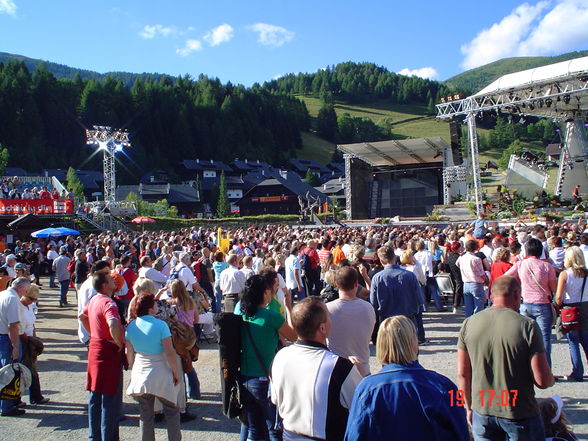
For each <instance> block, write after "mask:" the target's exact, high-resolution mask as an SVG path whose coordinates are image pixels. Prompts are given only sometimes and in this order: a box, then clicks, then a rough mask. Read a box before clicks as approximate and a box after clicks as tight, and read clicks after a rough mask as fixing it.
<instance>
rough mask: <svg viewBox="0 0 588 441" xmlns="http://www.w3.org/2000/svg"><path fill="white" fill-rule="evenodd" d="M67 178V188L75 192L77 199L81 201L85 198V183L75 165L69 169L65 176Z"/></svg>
mask: <svg viewBox="0 0 588 441" xmlns="http://www.w3.org/2000/svg"><path fill="white" fill-rule="evenodd" d="M65 179H66V180H67V189H68V190H69V191H71V192H72V193H73V194H74V197H75V199H76V200H77V201H81V200H83V199H84V185H83V184H82V182H81V181H80V178H78V175H76V171H75V169H74V168H73V167H70V168H68V169H67V175H66V177H65Z"/></svg>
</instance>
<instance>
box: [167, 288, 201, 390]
mask: <svg viewBox="0 0 588 441" xmlns="http://www.w3.org/2000/svg"><path fill="white" fill-rule="evenodd" d="M169 287H170V291H171V299H169V300H168V302H169V303H170V304H171V305H173V306H175V309H176V320H177V321H178V322H182V323H185V324H186V325H188V326H190V327H191V328H192V327H194V324H195V323H196V324H198V320H199V314H198V309H197V308H196V303H195V302H194V300H193V299H192V298H191V297H190V296H189V295H188V291H187V290H186V285H184V282H182V281H181V280H178V279H176V280H174V281H172V283H171V284H170V286H169ZM186 377H187V379H188V396H189V397H190V398H192V399H193V400H199V399H200V380H198V375H197V374H196V370H195V369H194V367H192V369H190V371H189V372H186Z"/></svg>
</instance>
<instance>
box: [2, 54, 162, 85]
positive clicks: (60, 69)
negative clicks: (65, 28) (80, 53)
mask: <svg viewBox="0 0 588 441" xmlns="http://www.w3.org/2000/svg"><path fill="white" fill-rule="evenodd" d="M9 61H22V62H23V63H24V65H25V66H26V67H27V69H28V70H29V72H34V71H35V69H36V68H37V66H39V65H40V64H44V65H45V68H46V69H47V70H48V71H49V72H51V73H52V74H53V75H55V77H56V78H69V79H70V80H73V79H74V78H75V77H76V76H77V75H79V76H80V77H81V78H82V79H84V80H91V79H103V78H105V77H107V76H111V77H114V78H117V79H119V80H121V81H122V82H123V84H124V85H125V86H127V87H131V86H132V85H133V83H134V82H135V80H136V79H137V78H142V79H144V80H145V79H147V78H152V79H155V80H159V79H160V78H162V77H163V76H165V75H162V74H157V73H142V74H137V73H131V72H107V73H104V74H101V73H98V72H94V71H93V70H86V69H78V68H76V67H70V66H66V65H65V64H59V63H52V62H50V61H43V60H39V59H38V58H29V57H25V56H23V55H15V54H9V53H6V52H0V63H2V64H6V63H8V62H9Z"/></svg>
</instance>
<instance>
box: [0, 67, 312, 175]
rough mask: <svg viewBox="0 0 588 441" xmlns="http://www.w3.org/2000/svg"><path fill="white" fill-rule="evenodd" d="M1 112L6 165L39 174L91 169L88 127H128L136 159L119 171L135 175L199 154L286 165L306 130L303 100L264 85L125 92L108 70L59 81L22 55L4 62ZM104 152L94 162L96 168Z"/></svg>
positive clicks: (203, 81) (155, 86)
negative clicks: (100, 75) (98, 77)
mask: <svg viewBox="0 0 588 441" xmlns="http://www.w3.org/2000/svg"><path fill="white" fill-rule="evenodd" d="M0 115H2V118H0V143H1V144H3V145H4V146H6V147H7V148H8V150H9V152H10V161H9V165H10V166H15V167H23V168H25V169H27V170H32V171H38V170H41V169H42V168H55V167H60V168H67V167H68V166H70V165H71V166H73V167H76V168H77V167H81V166H82V165H85V164H86V163H87V161H88V157H89V156H90V155H91V154H92V149H90V148H89V147H87V146H86V143H85V138H84V136H85V132H84V128H85V127H91V126H92V125H94V124H99V125H110V126H113V127H117V128H127V129H128V130H129V132H130V133H131V141H132V148H130V149H128V155H129V156H130V158H131V161H128V160H125V161H122V162H121V167H120V173H121V178H123V180H130V181H132V180H135V181H136V179H137V177H138V176H140V175H141V174H142V173H143V171H147V170H152V169H154V168H163V169H167V170H169V171H172V172H173V168H174V167H175V166H176V165H177V164H178V163H179V162H180V161H181V160H183V159H190V158H192V159H193V158H197V157H200V158H205V159H210V158H213V159H219V160H232V159H234V158H235V157H249V158H256V159H260V160H264V161H267V162H270V163H272V164H276V165H277V164H281V163H284V162H285V161H286V160H287V159H288V158H290V157H292V156H295V149H297V148H300V147H301V145H302V144H301V137H300V131H303V130H308V128H309V116H308V112H307V110H306V106H305V105H304V103H302V102H301V101H299V100H298V99H296V98H294V97H291V96H287V95H279V94H274V93H272V92H270V91H267V90H264V89H261V88H259V87H257V88H252V89H246V88H245V87H243V86H233V85H232V84H230V83H228V84H224V85H223V84H221V83H220V81H219V80H216V79H210V78H207V77H206V76H203V75H202V76H200V77H199V78H198V79H197V80H193V79H191V78H189V77H179V78H172V77H167V76H162V77H161V78H160V79H159V80H155V79H153V78H147V79H145V80H144V79H142V78H138V79H136V80H135V81H134V83H133V86H132V87H131V88H128V87H125V85H124V84H123V82H122V81H121V80H119V79H116V78H114V77H111V76H106V77H105V78H104V79H102V80H96V79H91V80H84V79H83V78H81V77H80V76H79V75H78V76H76V77H75V78H74V79H57V78H55V76H54V75H53V74H51V73H50V72H49V71H48V70H47V69H46V67H45V66H44V65H43V64H41V65H39V66H38V67H37V69H36V70H35V71H34V72H33V73H32V74H31V73H30V72H29V70H28V69H27V67H26V66H25V65H24V63H23V62H17V61H10V62H8V63H7V64H6V65H2V64H0ZM99 156H100V155H95V156H94V159H93V160H92V161H93V162H92V163H91V164H89V165H92V166H93V167H94V168H98V169H99V168H100V162H99ZM89 165H86V166H89Z"/></svg>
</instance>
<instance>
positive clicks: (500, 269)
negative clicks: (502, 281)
mask: <svg viewBox="0 0 588 441" xmlns="http://www.w3.org/2000/svg"><path fill="white" fill-rule="evenodd" d="M511 267H512V263H510V262H504V261H500V262H495V263H493V264H492V266H491V267H490V284H489V285H488V288H489V289H492V282H494V281H495V280H496V279H498V278H499V277H500V276H502V275H504V273H506V272H507V271H508V270H509V269H511Z"/></svg>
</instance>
